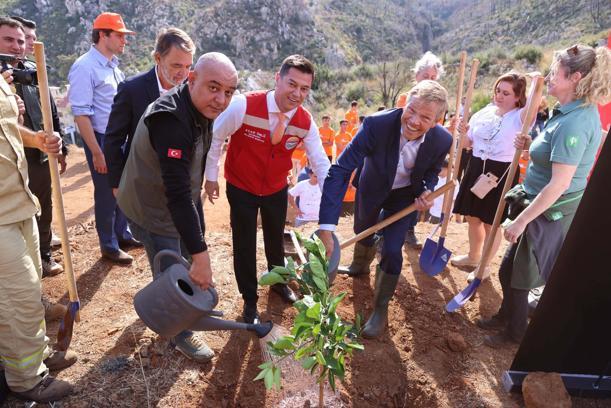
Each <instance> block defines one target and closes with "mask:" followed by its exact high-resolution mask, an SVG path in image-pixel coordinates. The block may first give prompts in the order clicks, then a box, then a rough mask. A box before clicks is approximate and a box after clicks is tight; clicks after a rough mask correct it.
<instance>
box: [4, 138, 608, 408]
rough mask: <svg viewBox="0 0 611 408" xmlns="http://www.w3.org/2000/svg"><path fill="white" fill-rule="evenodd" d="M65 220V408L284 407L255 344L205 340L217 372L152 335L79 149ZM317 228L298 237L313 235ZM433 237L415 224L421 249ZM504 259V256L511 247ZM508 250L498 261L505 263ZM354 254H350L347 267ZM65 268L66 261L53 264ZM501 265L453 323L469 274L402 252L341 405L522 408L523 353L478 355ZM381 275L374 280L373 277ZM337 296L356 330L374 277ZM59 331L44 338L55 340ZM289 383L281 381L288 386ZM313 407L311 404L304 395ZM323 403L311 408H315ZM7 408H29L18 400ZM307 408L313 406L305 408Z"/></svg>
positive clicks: (278, 304)
mask: <svg viewBox="0 0 611 408" xmlns="http://www.w3.org/2000/svg"><path fill="white" fill-rule="evenodd" d="M62 184H63V191H64V195H65V196H64V201H65V206H66V208H65V212H66V217H67V220H68V224H69V229H70V240H71V249H72V254H73V259H74V264H75V265H74V266H75V270H76V273H77V279H78V281H77V284H78V290H79V295H80V300H81V321H80V323H77V324H75V329H74V337H73V340H72V345H71V348H72V350H74V351H75V352H77V353H78V355H79V361H78V363H77V364H75V365H74V366H72V367H70V368H68V369H66V370H64V371H63V372H61V373H59V374H58V376H59V378H62V379H65V380H69V381H71V382H73V383H74V384H75V389H76V392H75V394H74V395H73V396H71V397H70V398H67V399H65V400H64V401H63V402H62V404H61V406H65V407H111V406H112V407H146V406H149V407H151V406H159V407H196V406H197V407H223V408H225V407H273V406H280V405H282V406H287V404H286V403H284V404H283V403H282V399H283V398H285V397H286V395H284V394H285V393H282V392H269V391H266V390H265V387H264V385H263V383H262V382H261V381H257V382H253V381H252V379H253V378H254V377H255V376H256V375H257V373H258V368H257V366H258V365H259V364H261V363H262V361H263V360H262V354H261V348H260V345H259V341H258V340H257V339H256V338H255V337H254V336H253V335H251V334H250V333H247V332H238V331H235V332H207V333H202V334H201V335H202V336H203V338H204V339H205V340H206V341H207V342H208V344H209V345H210V346H211V347H212V349H213V350H214V351H215V354H216V356H215V357H214V359H213V361H212V362H210V363H207V364H197V363H193V362H191V361H189V360H187V359H185V358H184V357H183V356H182V355H181V354H180V353H178V352H177V351H174V350H173V349H172V348H170V347H169V345H168V342H167V341H165V340H164V339H161V338H159V336H157V335H156V334H155V333H153V332H152V331H150V330H149V329H147V328H146V327H145V326H144V325H143V323H142V322H141V321H140V320H139V319H138V317H137V315H136V312H135V311H134V308H133V306H132V299H133V297H134V294H135V293H136V292H137V291H138V290H139V289H140V288H142V287H144V286H145V285H146V284H147V283H148V282H150V280H151V272H150V268H149V265H148V262H147V259H146V256H145V253H144V251H143V250H142V249H136V250H132V251H130V253H131V254H132V255H133V256H134V258H135V261H134V263H133V265H131V266H127V267H123V266H114V265H112V264H110V263H108V262H106V261H105V260H103V259H102V258H101V257H100V253H99V247H98V243H97V236H96V232H95V227H94V223H93V187H92V184H91V179H90V175H89V171H88V169H87V165H86V162H85V158H84V154H83V153H82V151H80V149H77V148H73V149H72V153H71V154H70V156H69V169H68V171H67V173H66V174H65V175H64V176H63V177H62ZM221 187H222V195H221V199H220V200H218V201H217V202H216V204H215V205H210V203H206V204H205V208H204V212H205V218H206V227H207V230H206V240H207V242H208V245H209V247H210V253H211V258H212V266H213V270H214V274H215V279H216V282H217V290H218V291H219V295H220V302H219V305H218V307H217V308H218V309H219V310H222V311H224V312H225V316H226V318H228V319H237V318H238V317H239V316H240V314H241V310H242V301H241V297H240V295H239V293H238V290H237V286H236V284H235V278H234V276H233V268H232V262H231V256H232V247H231V231H230V228H229V206H228V203H227V200H226V197H225V195H224V186H223V185H221ZM351 221H352V219H351V218H350V217H348V218H344V219H342V220H341V221H340V227H339V229H338V232H339V235H340V236H341V237H343V238H347V237H349V236H350V235H351ZM314 229H315V226H314V225H309V226H305V227H303V228H300V230H301V231H303V232H306V233H309V232H311V231H313V230H314ZM430 230H431V225H430V224H426V223H419V224H418V226H417V235H418V237H419V238H420V239H421V240H424V239H425V238H426V235H427V234H428V233H429V232H430ZM258 239H259V242H258V262H257V264H258V270H260V271H263V270H264V269H265V264H264V253H263V241H262V237H261V234H259V237H258ZM446 247H448V248H450V249H451V250H452V251H454V253H460V254H462V253H465V251H466V249H467V238H466V224H457V223H451V224H450V228H449V232H448V237H447V240H446ZM503 248H504V245H503ZM500 253H502V250H501V251H499V254H500ZM351 254H352V251H351V250H350V249H348V250H345V251H343V253H342V260H343V262H344V263H347V262H349V260H350V258H351ZM55 256H56V258H57V259H58V260H59V259H61V253H60V252H59V251H58V252H56V254H55ZM499 262H500V255H497V256H496V257H495V258H494V261H493V266H492V270H493V271H494V272H493V276H492V279H491V280H490V281H488V282H486V283H485V284H483V285H482V287H481V289H480V290H479V294H478V296H477V298H476V299H475V301H473V302H469V303H468V304H467V305H466V306H465V307H463V308H462V309H461V310H460V311H459V312H457V313H454V314H448V313H446V312H445V310H444V306H445V304H446V303H447V302H448V301H449V300H450V299H451V298H452V297H453V296H454V295H455V294H456V293H458V292H459V291H460V290H461V289H462V288H464V287H465V286H466V276H467V275H466V273H465V272H464V271H461V270H458V269H456V268H453V267H451V266H449V268H448V269H446V270H445V271H444V272H443V273H441V274H440V275H438V276H437V277H434V278H431V277H428V276H427V275H426V274H424V273H423V272H421V271H420V270H419V268H418V252H417V251H414V250H411V249H407V250H405V252H404V266H403V272H402V276H401V279H400V281H399V285H398V288H397V291H396V293H395V297H394V299H393V300H392V302H391V306H390V312H389V316H390V325H389V326H390V327H389V329H388V330H387V331H386V333H385V334H384V336H383V337H382V338H381V339H379V340H365V341H364V345H365V351H363V352H359V353H357V354H355V355H354V357H353V358H352V360H351V361H350V362H349V363H348V367H347V377H346V380H345V382H344V383H341V384H340V385H339V387H338V393H337V394H336V396H337V397H338V398H339V399H340V400H341V403H342V405H343V406H346V407H519V406H522V405H523V400H522V398H521V396H520V395H515V394H508V393H506V392H505V391H504V389H503V388H502V385H501V382H500V378H501V375H502V373H503V371H504V370H506V369H508V367H509V366H510V364H511V361H512V358H513V355H514V353H515V351H516V348H515V347H509V348H506V349H501V350H492V349H490V348H488V347H486V346H485V345H483V344H482V339H483V336H484V335H485V334H486V333H485V332H484V331H482V330H480V329H479V328H477V327H476V326H475V324H474V321H475V319H476V318H478V317H480V316H489V315H491V314H493V313H494V312H495V311H496V309H497V308H498V306H499V304H500V300H501V289H500V285H499V283H498V277H497V275H496V271H497V270H498V265H499ZM372 270H373V268H372ZM65 288H66V285H65V276H64V274H61V275H59V276H56V277H52V278H47V279H45V280H43V291H44V293H46V294H47V295H48V296H49V297H50V298H52V299H54V300H57V301H60V302H62V303H67V301H68V296H67V293H66V289H65ZM333 290H334V292H336V293H337V292H340V291H347V292H348V293H349V295H348V296H347V297H346V300H344V302H343V305H342V306H341V308H340V309H339V310H340V314H341V315H342V316H344V317H345V318H346V319H353V318H354V316H355V315H356V314H357V313H360V314H361V315H362V316H363V317H367V316H368V315H369V314H370V312H371V309H372V298H373V274H372V275H371V278H370V279H351V278H347V277H343V276H341V275H340V276H339V277H338V278H337V280H336V282H335V285H334V287H333ZM259 295H260V300H259V310H260V311H262V317H263V319H264V320H266V319H271V320H273V321H274V323H276V324H279V325H282V326H284V327H288V325H289V324H290V321H291V319H292V317H293V316H294V310H293V309H292V308H290V307H287V306H286V305H285V304H284V303H283V302H282V301H281V300H280V299H279V298H278V296H277V295H276V294H273V293H269V291H268V289H267V288H265V289H260V290H259ZM57 328H58V324H57V323H52V324H50V325H49V327H48V332H49V336H50V337H51V339H52V340H53V339H54V338H55V335H56V332H57ZM453 333H458V334H460V335H462V336H463V337H464V339H465V341H466V344H467V348H466V350H465V351H463V352H454V351H452V350H451V349H450V348H449V347H448V342H447V338H448V337H451V336H452V335H453ZM290 380H291V379H290V378H284V380H283V381H285V382H290ZM304 395H305V394H304ZM573 401H574V405H575V406H579V407H602V406H609V403H608V402H605V401H595V400H583V399H574V400H573ZM316 404H317V402H316V401H315V400H312V403H311V406H315V405H316ZM8 405H9V406H10V407H17V406H22V405H21V404H20V403H18V402H17V401H16V400H14V399H11V400H10V401H9V404H8ZM299 406H310V405H308V404H307V403H306V405H299Z"/></svg>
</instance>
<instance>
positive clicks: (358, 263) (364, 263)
mask: <svg viewBox="0 0 611 408" xmlns="http://www.w3.org/2000/svg"><path fill="white" fill-rule="evenodd" d="M375 256H376V246H375V244H374V245H373V246H371V247H368V246H365V245H363V244H361V243H360V242H357V243H356V244H355V245H354V255H353V256H352V263H351V264H350V266H349V267H348V268H346V267H343V268H341V267H340V268H338V270H337V272H338V273H341V274H344V275H348V276H360V275H369V268H370V267H371V263H372V262H373V258H375Z"/></svg>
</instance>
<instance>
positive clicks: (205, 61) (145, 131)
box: [117, 52, 238, 362]
mask: <svg viewBox="0 0 611 408" xmlns="http://www.w3.org/2000/svg"><path fill="white" fill-rule="evenodd" d="M237 83H238V74H237V71H236V69H235V67H234V65H233V63H232V62H231V61H230V60H229V58H227V57H226V56H225V55H223V54H220V53H214V52H212V53H208V54H204V55H202V56H201V57H200V58H199V60H198V61H197V63H196V64H195V68H194V70H193V71H191V72H190V73H189V76H188V81H187V83H183V84H181V85H179V86H176V87H174V88H173V89H172V90H170V91H169V92H167V93H165V94H164V95H162V96H161V97H160V98H159V99H157V100H156V101H155V102H153V103H152V104H150V105H149V106H148V108H147V109H146V111H145V112H144V114H143V115H142V118H141V119H140V122H139V123H138V126H137V128H136V131H135V133H134V137H133V141H132V146H131V149H130V152H129V156H128V158H127V162H126V164H125V169H124V171H123V174H122V176H121V182H120V183H119V191H118V194H117V202H118V203H119V207H120V208H121V210H122V211H123V212H124V213H125V215H126V216H127V217H128V220H129V225H130V228H131V230H132V233H133V234H134V236H135V237H136V238H137V239H138V240H140V241H141V242H142V243H143V244H144V248H145V249H146V253H147V256H148V259H149V262H150V264H151V268H152V265H153V259H154V257H155V255H156V254H157V253H158V252H159V251H161V250H163V249H171V250H174V251H175V252H177V253H179V254H180V253H181V244H180V241H181V240H182V241H183V243H184V246H185V247H186V250H187V251H188V255H190V257H191V259H192V264H191V269H190V271H189V276H190V277H191V279H192V281H193V282H194V283H195V284H197V285H199V286H201V287H202V288H203V289H207V288H208V287H209V286H214V284H213V282H212V269H211V268H210V257H209V256H208V250H207V249H208V248H207V246H206V242H205V240H204V232H205V227H204V213H203V208H202V202H201V198H200V196H201V190H202V183H203V173H204V166H205V163H206V155H207V153H208V149H209V148H210V141H211V140H212V122H213V120H214V119H215V118H216V117H217V116H218V115H219V114H220V113H221V112H223V111H224V110H225V108H227V106H228V105H229V102H230V101H231V97H232V96H233V93H234V92H235V90H236V87H237ZM182 255H185V256H186V255H187V254H182ZM168 266H169V263H168V261H167V260H166V262H165V263H163V262H162V264H161V270H165V269H166V268H167V267H168ZM157 277H158V276H153V278H154V279H155V278H157ZM172 343H173V344H174V345H175V346H176V348H177V349H178V350H179V351H180V352H182V353H183V354H185V355H186V356H187V357H188V358H190V359H192V360H195V361H198V362H205V361H209V360H210V359H211V358H212V356H213V355H214V353H213V352H212V350H210V348H209V347H208V346H207V345H206V343H204V342H203V341H202V340H201V339H199V338H197V337H195V336H194V334H193V333H192V332H190V331H185V332H183V333H180V334H179V335H177V336H176V337H174V338H173V339H172Z"/></svg>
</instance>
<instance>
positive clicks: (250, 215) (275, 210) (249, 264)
mask: <svg viewBox="0 0 611 408" xmlns="http://www.w3.org/2000/svg"><path fill="white" fill-rule="evenodd" d="M287 191H288V187H285V188H283V189H282V190H280V191H278V192H277V193H274V194H270V195H267V196H257V195H254V194H251V193H249V192H247V191H244V190H242V189H239V188H237V187H236V186H234V185H232V184H230V183H227V199H228V200H229V206H230V218H231V234H232V240H233V268H234V271H235V276H236V280H237V283H238V289H239V290H240V293H241V294H242V298H243V299H244V302H246V303H255V302H256V301H257V299H258V296H257V215H258V213H259V211H261V223H262V226H263V242H264V244H265V257H266V258H267V269H268V270H271V269H272V268H273V267H274V266H284V223H285V220H286V209H287V205H288V197H287Z"/></svg>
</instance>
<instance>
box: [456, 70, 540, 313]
mask: <svg viewBox="0 0 611 408" xmlns="http://www.w3.org/2000/svg"><path fill="white" fill-rule="evenodd" d="M542 95H543V78H542V77H540V76H538V77H535V78H534V79H533V82H532V85H531V89H530V93H529V97H528V101H527V103H526V117H525V119H524V122H523V123H522V130H521V133H523V134H527V133H528V130H529V129H530V125H531V124H532V123H533V122H534V119H535V115H536V114H537V110H538V109H539V103H540V102H541V97H542ZM521 154H522V150H521V149H516V151H515V153H514V155H513V160H512V161H511V165H510V166H509V171H508V173H507V178H506V179H505V184H504V186H503V192H502V194H501V197H505V194H506V193H507V191H509V189H510V188H511V184H512V183H513V179H514V176H515V174H516V170H517V169H518V163H519V160H520V155H521ZM504 211H505V200H504V199H503V198H501V200H499V204H498V206H497V207H496V213H495V214H494V221H493V222H492V226H491V227H490V232H489V233H488V236H487V237H486V241H485V243H484V250H483V254H482V259H481V261H480V264H479V266H478V267H477V269H476V273H475V279H473V282H471V283H470V284H469V285H468V286H467V287H466V288H465V289H463V290H462V291H461V292H460V293H459V294H457V295H456V296H454V298H453V299H452V300H450V302H449V303H448V304H447V305H446V311H448V312H455V311H456V310H458V309H459V308H460V307H462V306H463V305H464V304H465V303H467V301H468V300H469V299H471V298H472V297H473V295H475V293H476V292H477V288H478V287H479V286H480V285H481V283H482V280H483V278H484V273H485V271H486V267H487V266H488V264H489V263H490V259H491V258H492V256H493V253H492V245H493V243H494V238H495V236H496V234H497V231H498V229H499V225H500V223H501V218H502V217H503V212H504Z"/></svg>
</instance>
